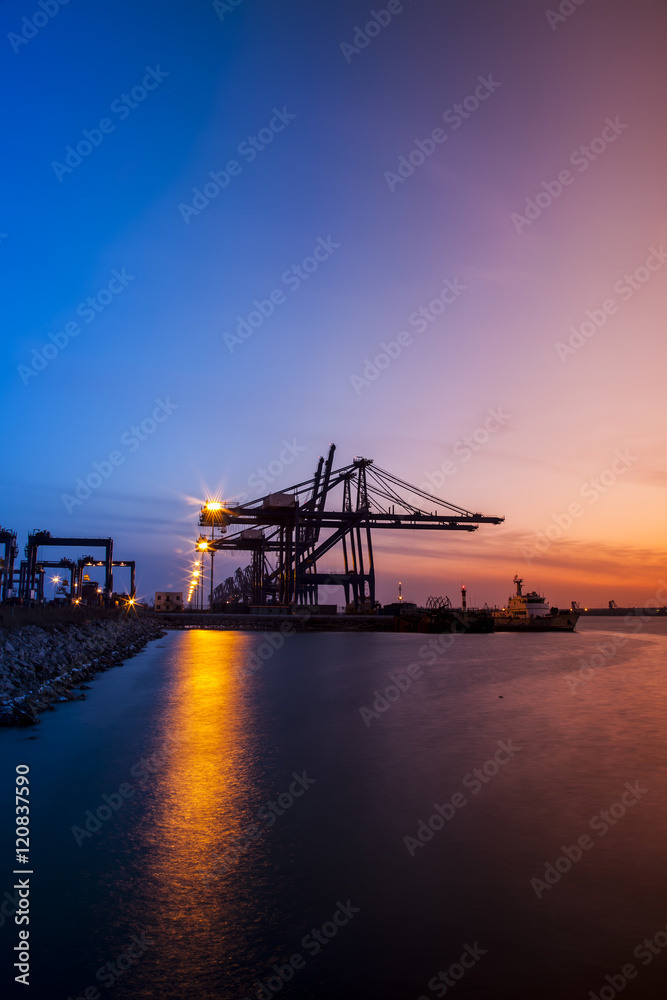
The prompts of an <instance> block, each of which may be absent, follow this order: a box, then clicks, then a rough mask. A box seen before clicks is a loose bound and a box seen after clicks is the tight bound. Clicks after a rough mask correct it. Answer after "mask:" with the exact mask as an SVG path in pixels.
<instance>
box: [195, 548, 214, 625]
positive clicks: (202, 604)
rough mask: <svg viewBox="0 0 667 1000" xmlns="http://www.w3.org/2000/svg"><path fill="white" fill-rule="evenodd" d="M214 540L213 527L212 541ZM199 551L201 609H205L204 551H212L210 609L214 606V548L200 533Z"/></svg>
mask: <svg viewBox="0 0 667 1000" xmlns="http://www.w3.org/2000/svg"><path fill="white" fill-rule="evenodd" d="M212 541H213V529H212V528H211V542H212ZM197 551H198V552H200V553H201V581H200V582H201V609H202V611H203V610H204V553H205V552H210V553H211V598H210V607H209V611H210V610H211V608H212V607H213V548H212V547H210V546H209V543H208V540H207V539H206V538H204V536H203V535H200V536H199V538H198V539H197Z"/></svg>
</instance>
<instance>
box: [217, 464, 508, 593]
mask: <svg viewBox="0 0 667 1000" xmlns="http://www.w3.org/2000/svg"><path fill="white" fill-rule="evenodd" d="M335 450H336V446H335V445H334V444H332V445H330V447H329V453H328V456H327V458H326V461H325V459H324V458H323V457H320V460H319V463H318V465H317V469H316V472H315V475H314V476H313V478H312V479H308V480H306V481H305V482H302V483H297V484H296V485H295V486H291V487H289V488H288V489H286V490H283V491H281V492H280V493H269V494H267V495H266V496H263V497H259V498H258V499H256V500H251V501H248V502H246V503H242V504H234V503H233V502H232V501H229V502H224V503H217V502H216V503H209V504H207V505H206V506H204V507H202V509H201V511H200V515H199V525H200V526H201V527H208V528H210V529H211V540H210V541H209V542H208V549H209V551H213V552H219V551H235V552H247V553H250V554H251V557H252V560H251V566H250V567H249V569H250V580H251V586H250V588H249V589H250V590H251V603H252V604H256V605H262V604H267V603H269V602H271V603H278V604H280V605H287V606H289V605H293V604H301V605H303V604H318V588H319V587H320V586H324V585H326V586H329V587H331V586H340V587H342V588H343V589H344V592H345V603H346V605H352V606H353V607H354V608H355V609H356V610H358V609H359V608H360V607H362V606H364V607H370V608H373V607H374V605H375V564H374V559H373V543H372V531H374V530H377V529H382V530H393V531H396V530H399V531H404V530H406V529H410V530H413V531H476V530H477V528H478V526H479V525H480V524H500V523H502V522H503V521H504V520H505V519H504V517H497V516H488V517H487V516H484V515H482V514H480V513H473V512H471V511H469V510H465V509H464V508H462V507H458V506H456V505H455V504H452V503H449V502H448V501H446V500H443V499H441V498H440V497H436V496H433V495H432V494H430V493H426V492H425V491H424V490H421V489H419V488H418V487H416V486H412V485H410V483H407V482H405V481H404V480H402V479H399V478H398V477H397V476H394V475H393V474H392V473H390V472H387V471H386V470H384V469H380V468H379V467H378V466H376V465H374V463H373V460H372V459H370V458H361V457H357V458H354V459H353V461H352V462H351V464H350V465H346V466H343V467H342V468H340V469H335V470H334V468H333V462H334V454H335ZM334 491H338V497H337V499H334V496H333V495H334ZM411 498H415V499H414V500H413V499H411ZM420 504H425V505H427V506H429V507H433V506H435V508H436V509H435V511H433V510H431V509H422V506H420ZM438 509H442V510H443V511H444V513H438ZM216 527H217V528H219V529H220V530H221V535H222V537H220V538H214V537H213V536H214V530H215V528H216ZM237 527H240V528H241V529H242V530H241V531H238V532H235V533H234V534H228V533H227V529H228V528H237ZM325 535H326V537H325ZM334 549H337V550H338V552H339V554H342V564H343V572H342V573H341V572H334V573H320V572H318V568H317V564H318V562H319V561H320V560H321V559H322V558H323V557H324V556H330V554H331V553H333V551H334Z"/></svg>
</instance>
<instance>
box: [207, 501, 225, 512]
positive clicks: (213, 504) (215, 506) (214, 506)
mask: <svg viewBox="0 0 667 1000" xmlns="http://www.w3.org/2000/svg"><path fill="white" fill-rule="evenodd" d="M204 509H205V510H222V504H221V503H220V501H219V500H209V502H208V503H207V504H206V506H205V508H204Z"/></svg>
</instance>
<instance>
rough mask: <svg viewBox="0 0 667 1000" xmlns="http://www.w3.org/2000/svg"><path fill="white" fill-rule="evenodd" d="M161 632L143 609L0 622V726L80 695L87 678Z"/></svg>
mask: <svg viewBox="0 0 667 1000" xmlns="http://www.w3.org/2000/svg"><path fill="white" fill-rule="evenodd" d="M165 634H166V633H165V630H164V627H163V625H162V624H161V623H160V622H159V621H156V620H155V619H153V618H152V617H147V616H143V615H142V616H141V617H139V616H134V617H128V616H125V617H123V618H122V619H111V618H106V619H101V620H97V621H82V622H63V623H61V624H42V625H25V626H20V627H18V628H16V627H15V628H0V726H34V725H36V724H37V723H39V721H40V720H39V713H40V712H44V711H47V710H51V711H53V709H54V705H55V704H56V703H58V702H65V701H75V700H82V699H84V698H85V697H86V695H85V688H86V687H87V685H86V684H85V682H86V681H88V680H91V679H92V678H93V677H95V676H96V675H97V674H99V673H101V672H102V671H104V670H108V669H109V668H110V667H115V666H118V665H119V664H121V663H123V662H124V661H125V660H127V659H129V658H130V657H131V656H134V655H136V653H138V652H140V650H142V649H143V648H144V646H146V645H147V644H148V643H149V642H152V641H153V640H154V639H159V638H161V637H162V636H164V635H165ZM74 692H76V693H74Z"/></svg>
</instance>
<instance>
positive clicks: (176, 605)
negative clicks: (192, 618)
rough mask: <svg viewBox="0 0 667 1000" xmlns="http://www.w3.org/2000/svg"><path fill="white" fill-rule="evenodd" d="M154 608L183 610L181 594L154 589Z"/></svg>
mask: <svg viewBox="0 0 667 1000" xmlns="http://www.w3.org/2000/svg"><path fill="white" fill-rule="evenodd" d="M155 610H156V611H182V610H183V594H182V593H180V594H179V593H175V592H174V591H172V590H156V591H155Z"/></svg>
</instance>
